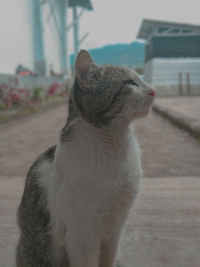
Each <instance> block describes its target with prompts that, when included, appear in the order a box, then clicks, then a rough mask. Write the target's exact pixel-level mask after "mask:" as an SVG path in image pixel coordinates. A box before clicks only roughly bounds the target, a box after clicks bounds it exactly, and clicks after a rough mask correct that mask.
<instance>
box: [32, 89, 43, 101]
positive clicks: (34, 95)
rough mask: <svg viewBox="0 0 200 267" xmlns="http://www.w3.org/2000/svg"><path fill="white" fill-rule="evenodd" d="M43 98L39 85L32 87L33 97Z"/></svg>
mask: <svg viewBox="0 0 200 267" xmlns="http://www.w3.org/2000/svg"><path fill="white" fill-rule="evenodd" d="M43 98H44V90H43V88H41V87H35V88H34V89H33V99H37V100H43Z"/></svg>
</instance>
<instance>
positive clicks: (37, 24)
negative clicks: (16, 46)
mask: <svg viewBox="0 0 200 267" xmlns="http://www.w3.org/2000/svg"><path fill="white" fill-rule="evenodd" d="M31 1H32V10H33V18H32V25H33V55H34V71H35V73H37V74H38V75H42V76H44V75H46V62H45V55H44V40H43V28H42V19H41V7H40V0H31Z"/></svg>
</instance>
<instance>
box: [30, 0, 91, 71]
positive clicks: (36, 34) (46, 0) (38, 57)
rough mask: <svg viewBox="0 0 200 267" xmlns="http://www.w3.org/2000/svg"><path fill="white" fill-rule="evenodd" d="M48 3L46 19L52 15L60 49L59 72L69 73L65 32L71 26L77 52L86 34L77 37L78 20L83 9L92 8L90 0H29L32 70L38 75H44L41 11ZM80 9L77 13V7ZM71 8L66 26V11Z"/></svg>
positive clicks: (75, 51) (44, 62)
mask: <svg viewBox="0 0 200 267" xmlns="http://www.w3.org/2000/svg"><path fill="white" fill-rule="evenodd" d="M45 4H46V5H49V8H50V13H49V15H48V18H47V21H48V20H49V19H50V18H51V17H52V18H53V20H54V24H55V28H56V31H57V35H58V40H59V51H60V72H61V74H63V75H65V74H69V72H70V67H69V55H68V46H67V41H68V38H67V32H68V31H69V30H70V29H71V28H73V32H74V53H75V54H77V53H78V50H79V44H80V43H81V42H83V40H85V38H86V37H87V36H88V33H86V34H85V35H84V36H83V38H81V40H80V39H79V21H80V17H81V15H82V14H83V12H84V10H92V4H91V2H90V0H31V10H32V25H33V54H34V72H35V73H36V74H38V75H43V76H44V75H46V61H45V47H44V40H43V39H44V37H43V20H44V19H43V12H42V6H43V5H45ZM78 7H81V8H82V11H81V12H80V13H79V14H78V12H77V8H78ZM69 8H72V10H73V21H72V23H71V24H70V25H68V26H67V11H68V9H69Z"/></svg>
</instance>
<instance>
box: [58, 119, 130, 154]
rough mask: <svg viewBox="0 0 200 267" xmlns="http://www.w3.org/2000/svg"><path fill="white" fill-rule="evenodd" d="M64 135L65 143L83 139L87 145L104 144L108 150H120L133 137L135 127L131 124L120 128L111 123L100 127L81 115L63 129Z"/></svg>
mask: <svg viewBox="0 0 200 267" xmlns="http://www.w3.org/2000/svg"><path fill="white" fill-rule="evenodd" d="M62 136H64V138H63V140H64V143H67V141H69V142H73V141H74V142H76V140H77V139H82V140H83V141H84V143H85V144H86V145H87V144H91V143H93V144H94V145H99V146H103V147H104V148H106V150H110V151H119V150H121V147H122V146H124V145H125V146H126V145H127V143H128V140H129V139H130V138H133V127H132V126H131V125H129V126H127V127H121V128H119V127H115V125H112V124H111V125H108V126H106V127H101V128H98V127H95V126H93V125H92V124H90V123H88V122H87V121H85V120H84V119H82V118H81V117H79V118H77V119H75V120H74V121H73V122H71V123H69V124H68V125H67V127H65V128H64V129H63V132H62ZM67 136H69V139H68V138H67ZM61 142H62V141H61Z"/></svg>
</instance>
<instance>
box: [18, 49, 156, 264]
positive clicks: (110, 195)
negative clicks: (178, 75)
mask: <svg viewBox="0 0 200 267" xmlns="http://www.w3.org/2000/svg"><path fill="white" fill-rule="evenodd" d="M154 95H155V92H154V90H153V89H152V88H151V87H150V86H149V85H147V84H146V83H144V82H143V81H141V80H140V78H139V76H138V75H137V74H136V73H135V72H134V71H132V70H130V69H127V68H122V67H116V66H110V65H105V66H97V65H96V64H95V63H94V62H93V60H92V59H91V57H90V55H89V54H88V53H87V51H84V50H81V51H80V53H79V55H78V56H77V59H76V63H75V81H74V86H73V89H72V90H71V92H70V99H69V115H68V120H67V123H66V125H65V126H64V128H63V129H62V130H61V134H60V137H59V141H58V144H57V146H54V147H51V148H50V149H48V150H47V151H46V152H45V153H44V154H42V155H41V156H40V157H39V158H38V159H37V160H36V161H35V163H34V164H33V165H32V167H31V168H30V170H29V172H28V175H27V179H26V184H25V189H24V193H23V197H22V200H21V204H20V206H19V209H18V224H19V228H20V240H19V244H18V247H17V255H16V261H17V266H18V267H40V266H41V267H61V266H62V267H67V266H70V267H114V266H115V258H116V250H117V245H118V241H119V236H120V231H121V228H122V225H123V223H124V221H125V219H126V216H127V214H128V211H129V208H130V206H131V204H132V202H133V200H134V198H135V196H136V194H137V192H138V187H139V180H140V177H141V174H142V170H141V163H140V150H139V147H138V144H137V142H136V140H135V137H134V134H133V128H132V126H131V125H130V124H131V122H132V121H133V120H134V119H136V118H139V117H143V116H145V115H146V114H147V113H148V110H149V107H150V105H151V104H152V101H153V98H154Z"/></svg>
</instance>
